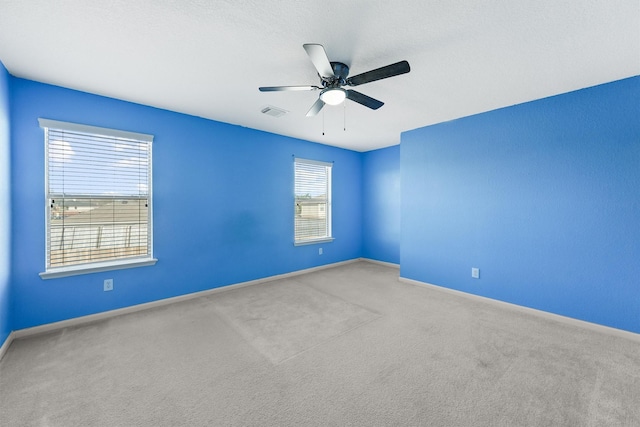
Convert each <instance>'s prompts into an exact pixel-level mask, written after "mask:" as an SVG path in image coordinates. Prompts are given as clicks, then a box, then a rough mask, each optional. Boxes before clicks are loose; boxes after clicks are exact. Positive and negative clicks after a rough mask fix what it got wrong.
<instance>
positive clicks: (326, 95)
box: [320, 87, 347, 105]
mask: <svg viewBox="0 0 640 427" xmlns="http://www.w3.org/2000/svg"><path fill="white" fill-rule="evenodd" d="M346 97H347V92H346V91H345V90H344V89H341V88H339V87H330V88H327V89H324V90H323V91H322V92H320V99H322V102H324V103H325V104H329V105H339V104H341V103H342V102H343V101H344V100H345V98H346Z"/></svg>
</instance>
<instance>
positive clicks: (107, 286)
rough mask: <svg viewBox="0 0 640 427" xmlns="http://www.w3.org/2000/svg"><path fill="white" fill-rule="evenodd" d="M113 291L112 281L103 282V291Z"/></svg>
mask: <svg viewBox="0 0 640 427" xmlns="http://www.w3.org/2000/svg"><path fill="white" fill-rule="evenodd" d="M112 290H113V279H105V281H104V291H105V292H106V291H112Z"/></svg>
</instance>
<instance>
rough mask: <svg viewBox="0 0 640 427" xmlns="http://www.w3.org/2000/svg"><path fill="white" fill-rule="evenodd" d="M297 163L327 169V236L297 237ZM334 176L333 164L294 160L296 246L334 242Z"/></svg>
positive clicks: (303, 159) (301, 159)
mask: <svg viewBox="0 0 640 427" xmlns="http://www.w3.org/2000/svg"><path fill="white" fill-rule="evenodd" d="M296 163H304V164H309V165H316V166H324V167H326V168H327V170H328V172H327V183H326V185H327V195H326V230H327V234H326V236H322V237H313V238H304V239H298V238H297V235H296V226H295V224H296V218H297V215H298V207H297V202H296V200H297V197H296V191H295V189H296V183H297V181H296ZM332 175H333V162H323V161H320V160H311V159H305V158H300V157H295V156H294V158H293V223H294V224H293V244H294V246H305V245H313V244H317V243H326V242H333V241H334V240H335V238H334V237H333V224H332V223H333V209H332V203H333V201H332V192H333V191H332V190H333V189H332V179H333V177H332Z"/></svg>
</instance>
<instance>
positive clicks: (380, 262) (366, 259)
mask: <svg viewBox="0 0 640 427" xmlns="http://www.w3.org/2000/svg"><path fill="white" fill-rule="evenodd" d="M360 261H366V262H370V263H372V264H379V265H384V266H385V267H391V268H397V269H400V264H394V263H392V262H386V261H378V260H377V259H371V258H360Z"/></svg>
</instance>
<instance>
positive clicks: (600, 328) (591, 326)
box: [398, 277, 640, 342]
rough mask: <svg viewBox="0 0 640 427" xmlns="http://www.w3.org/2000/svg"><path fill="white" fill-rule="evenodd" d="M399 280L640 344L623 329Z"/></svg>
mask: <svg viewBox="0 0 640 427" xmlns="http://www.w3.org/2000/svg"><path fill="white" fill-rule="evenodd" d="M398 280H399V281H400V282H404V283H408V284H410V285H415V286H421V287H425V288H429V289H434V290H437V291H440V292H446V293H448V294H453V295H457V296H462V297H465V298H470V299H475V300H477V301H483V302H486V303H490V304H494V305H496V306H499V307H503V308H508V309H511V310H515V311H520V312H523V313H527V314H532V315H534V316H538V317H542V318H544V319H547V320H552V321H555V322H560V323H564V324H566V325H572V326H577V327H579V328H584V329H588V330H591V331H594V332H599V333H603V334H608V335H613V336H616V337H619V338H625V339H628V340H631V341H636V342H640V334H636V333H633V332H630V331H625V330H622V329H616V328H612V327H609V326H604V325H599V324H597V323H591V322H587V321H586V320H580V319H574V318H573V317H567V316H562V315H560V314H555V313H549V312H548V311H543V310H538V309H535V308H530V307H524V306H522V305H517V304H513V303H510V302H506V301H500V300H497V299H492V298H488V297H483V296H480V295H475V294H470V293H467V292H463V291H458V290H456V289H450V288H445V287H443V286H438V285H432V284H431V283H426V282H421V281H419V280H413V279H407V278H405V277H400V278H399V279H398Z"/></svg>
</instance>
